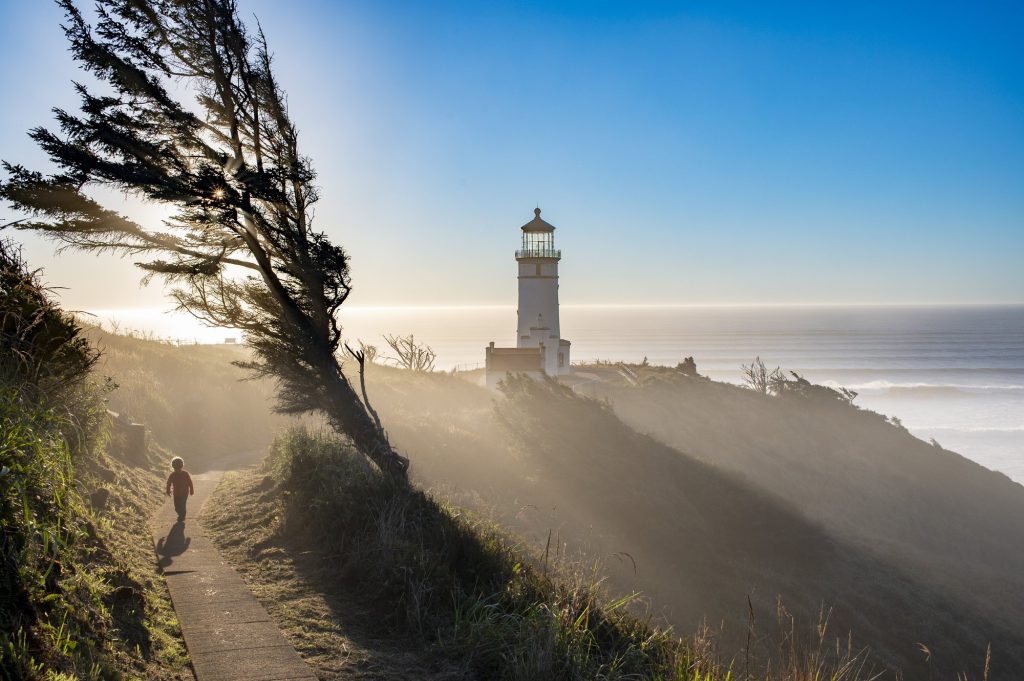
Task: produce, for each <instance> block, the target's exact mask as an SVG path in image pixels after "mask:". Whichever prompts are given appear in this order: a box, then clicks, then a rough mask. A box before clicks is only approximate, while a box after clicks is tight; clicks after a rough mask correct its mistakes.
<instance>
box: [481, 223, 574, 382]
mask: <svg viewBox="0 0 1024 681" xmlns="http://www.w3.org/2000/svg"><path fill="white" fill-rule="evenodd" d="M533 216H534V217H533V220H530V221H529V222H527V223H526V224H525V225H523V226H522V232H523V242H522V247H521V248H520V249H519V250H517V251H516V265H517V267H518V269H519V309H518V312H517V314H518V317H519V320H518V321H519V323H518V325H517V328H516V347H514V348H498V347H495V346H494V343H491V344H490V347H488V348H487V353H486V354H487V385H489V386H491V387H493V386H495V385H497V383H498V381H500V380H501V379H502V378H503V377H504V376H506V375H507V374H510V373H525V374H529V375H533V376H540V375H543V374H547V375H548V376H557V375H559V374H567V373H569V348H570V343H569V341H567V340H563V339H562V338H561V335H560V331H561V329H560V328H559V320H558V261H559V260H561V259H562V252H561V251H559V250H556V249H555V228H554V226H553V225H551V224H550V223H548V222H545V221H544V220H542V219H541V217H540V208H537V209H536V210H534V211H533Z"/></svg>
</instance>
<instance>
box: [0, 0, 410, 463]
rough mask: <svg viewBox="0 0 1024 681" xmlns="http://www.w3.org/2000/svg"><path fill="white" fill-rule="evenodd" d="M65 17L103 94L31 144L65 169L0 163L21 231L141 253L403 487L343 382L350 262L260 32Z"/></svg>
mask: <svg viewBox="0 0 1024 681" xmlns="http://www.w3.org/2000/svg"><path fill="white" fill-rule="evenodd" d="M59 4H60V5H61V6H62V7H63V9H64V11H65V15H66V22H65V25H64V30H65V33H66V35H67V38H68V41H69V43H70V45H71V50H72V54H73V56H74V58H75V59H76V60H77V61H78V62H79V64H80V65H81V66H82V67H83V68H84V69H85V70H87V71H89V72H91V73H92V74H93V75H94V76H96V77H97V78H98V79H99V80H100V81H101V82H102V83H103V85H104V86H105V88H106V89H103V90H102V91H101V89H100V88H96V87H93V88H90V87H88V86H86V85H81V84H79V85H76V86H75V87H76V91H77V93H78V95H79V97H80V99H81V104H80V112H79V113H78V114H73V113H69V112H67V111H63V110H57V111H56V116H57V123H58V125H59V128H60V130H59V132H53V131H50V130H47V129H45V128H42V127H40V128H36V129H34V130H33V131H32V132H31V136H32V138H33V139H34V140H35V141H36V142H37V144H38V145H39V146H40V148H41V149H42V150H43V151H44V152H46V153H47V155H48V156H49V157H50V160H51V161H52V162H53V163H54V164H55V165H56V166H57V167H58V168H59V172H57V173H55V174H52V175H49V176H44V175H43V174H42V173H39V172H35V171H31V170H29V169H27V168H25V167H23V166H19V165H12V164H9V163H5V164H4V167H5V168H6V170H7V172H8V173H9V175H10V177H9V179H8V181H7V182H6V183H4V184H3V185H2V186H0V195H3V196H5V197H6V198H7V199H9V200H10V201H12V203H13V205H14V207H15V208H17V209H20V210H22V211H24V212H26V213H28V214H29V215H30V216H31V219H26V220H24V221H22V222H21V223H20V224H18V228H19V229H34V230H38V231H41V232H43V233H45V234H48V235H51V236H53V237H55V238H57V239H59V240H60V241H62V242H63V243H64V244H65V245H67V246H70V247H74V248H79V249H84V250H91V251H98V252H102V251H112V252H115V253H120V254H128V255H132V256H142V257H143V258H145V259H144V260H142V261H140V262H137V264H138V266H139V267H141V268H142V269H143V270H145V271H146V272H147V277H151V276H154V275H159V276H161V277H162V278H164V279H165V280H167V281H169V282H172V283H174V284H175V285H176V286H177V288H176V289H175V290H174V293H173V295H174V298H175V299H176V300H177V302H178V305H179V307H180V308H182V309H184V310H186V311H188V312H190V313H191V314H193V315H194V316H196V317H197V318H199V319H201V320H203V321H205V322H207V323H209V324H211V325H215V326H228V327H233V328H240V329H242V330H243V331H244V333H245V339H246V343H247V344H248V345H249V347H250V348H251V349H252V351H253V358H252V359H251V360H249V361H246V362H244V366H245V367H246V368H248V369H250V370H251V371H252V372H253V373H254V374H255V375H257V376H270V377H273V378H274V379H275V380H276V381H277V382H278V384H279V391H278V408H279V409H280V410H281V411H283V412H286V413H304V412H323V413H324V414H326V416H327V417H328V418H329V419H330V421H331V423H332V425H333V426H334V427H335V428H336V429H337V430H338V431H339V432H342V433H344V434H346V435H348V436H349V437H351V438H352V439H353V440H354V441H355V443H356V445H357V446H358V447H359V448H360V451H362V452H363V454H365V455H366V456H368V457H370V458H372V459H373V460H374V461H375V462H376V463H377V464H378V465H379V466H380V467H381V468H382V469H383V470H386V471H388V472H389V473H390V474H393V475H395V476H397V477H399V478H401V479H404V477H405V471H406V469H407V467H408V462H407V461H406V460H405V459H404V458H402V457H400V456H399V455H398V454H397V453H396V452H394V450H393V449H392V448H391V446H390V444H389V443H388V441H387V438H386V436H385V434H384V432H383V429H381V428H379V427H378V426H377V424H376V423H374V421H373V419H372V418H371V417H370V415H369V414H368V413H367V410H366V408H365V406H364V405H363V404H362V402H361V401H360V399H359V397H358V395H357V394H356V392H355V391H354V390H353V388H352V386H351V385H350V384H349V382H348V379H347V378H346V377H345V375H344V374H343V373H342V371H341V367H340V363H339V359H338V357H337V351H338V348H339V344H340V340H341V328H340V325H339V323H338V319H337V312H338V310H339V308H340V307H341V305H342V304H343V303H344V302H345V301H346V299H347V298H348V295H349V292H350V290H351V282H350V278H349V268H348V256H347V254H346V253H345V251H344V250H343V249H342V248H341V247H339V246H336V245H334V244H332V243H331V242H330V241H329V239H328V238H327V236H326V235H325V234H324V233H323V232H318V231H316V230H315V229H313V206H314V205H315V204H316V201H317V199H318V198H319V192H318V189H317V188H316V186H315V184H314V180H315V173H314V171H313V168H312V165H311V163H310V161H309V159H308V158H306V157H305V156H303V155H302V154H301V153H300V151H299V146H298V131H297V128H296V126H295V124H294V122H293V121H292V120H291V118H290V116H289V113H288V107H287V102H286V97H285V94H284V92H283V90H282V89H281V87H280V85H279V84H278V82H277V80H276V77H275V75H274V72H273V69H272V67H271V57H270V53H269V49H268V47H267V44H266V41H265V39H264V36H263V34H262V32H261V31H257V32H256V34H255V35H254V34H252V33H250V32H249V31H248V30H247V29H246V27H245V26H244V24H243V23H242V22H241V21H240V19H239V17H238V13H237V10H236V6H235V2H234V0H190V1H181V2H169V1H166V0H100V1H99V2H97V4H96V12H97V15H98V22H97V24H96V26H95V27H93V26H90V25H89V24H88V23H87V22H86V20H85V18H84V17H83V15H82V13H81V12H80V11H79V10H78V8H77V7H76V6H75V4H74V2H73V0H60V3H59ZM177 92H192V93H194V94H195V97H196V101H195V103H194V104H193V103H184V102H182V101H179V100H178V99H176V98H175V93H177ZM96 189H106V190H114V191H117V192H120V193H123V194H125V195H128V196H131V197H134V198H136V199H139V200H142V201H148V202H155V203H158V204H162V205H164V206H166V207H168V208H169V209H172V210H173V213H172V214H171V215H170V217H169V218H168V219H166V220H165V221H164V223H163V225H162V226H161V227H160V228H154V227H144V226H142V225H140V224H138V223H136V222H134V221H132V220H131V219H129V218H128V217H125V216H124V215H121V214H119V213H118V212H116V211H114V210H111V209H110V208H107V207H104V206H103V205H102V204H101V203H99V202H98V201H97V200H95V199H94V198H92V197H93V196H94V195H95V190H96Z"/></svg>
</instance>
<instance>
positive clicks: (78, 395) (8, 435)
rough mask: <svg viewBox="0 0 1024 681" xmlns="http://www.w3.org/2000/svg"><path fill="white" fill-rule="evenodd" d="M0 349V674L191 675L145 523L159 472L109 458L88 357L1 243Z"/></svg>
mask: <svg viewBox="0 0 1024 681" xmlns="http://www.w3.org/2000/svg"><path fill="white" fill-rule="evenodd" d="M0 345H2V347H3V348H4V352H3V353H2V354H0V563H2V570H0V679H4V680H15V679H48V680H50V681H53V680H63V679H68V680H70V679H122V678H147V679H180V678H186V677H190V676H191V674H190V673H189V670H188V659H187V657H186V655H185V651H184V647H183V645H182V643H181V637H180V634H179V632H178V630H177V620H176V619H175V618H174V614H173V610H172V609H171V607H170V601H169V598H168V596H167V592H166V590H165V589H164V588H163V586H162V584H161V583H160V582H159V581H158V580H157V578H156V576H155V572H154V556H153V552H152V540H151V538H150V536H149V530H148V527H147V524H146V519H147V518H148V516H149V514H150V511H151V509H152V508H153V506H154V505H155V504H156V503H161V502H162V500H161V499H160V487H159V483H160V481H159V478H158V477H157V476H156V474H155V473H154V472H153V471H152V470H150V469H147V468H146V467H140V466H129V465H127V464H126V463H124V462H122V461H119V460H117V459H116V458H115V457H112V456H109V455H108V454H107V453H106V450H107V448H108V447H107V446H108V444H109V442H108V437H107V418H106V402H105V400H106V397H107V396H108V395H109V391H110V388H111V386H110V384H109V382H105V381H99V380H97V379H96V378H95V376H94V375H93V374H92V369H93V366H94V364H95V361H96V353H95V351H94V350H92V349H91V348H90V347H89V346H88V344H87V343H86V342H85V340H84V338H83V336H82V334H81V328H80V327H79V326H78V325H77V323H76V322H75V321H74V320H73V319H72V318H71V317H70V316H68V315H67V314H65V313H64V312H63V311H61V310H60V309H59V308H58V307H57V306H56V305H54V304H53V303H52V302H51V301H50V300H49V296H48V292H47V291H46V289H45V287H44V286H43V285H42V283H41V282H40V281H39V279H38V276H37V275H36V274H35V273H33V272H31V271H29V270H28V268H27V266H26V265H25V264H24V262H23V261H21V259H20V256H19V255H18V254H17V253H16V252H14V251H12V250H11V246H10V244H9V243H7V242H4V241H0ZM111 449H112V450H114V449H116V448H111ZM101 487H102V488H106V490H107V494H106V498H105V502H104V503H102V504H101V503H100V502H99V499H100V497H101V496H104V495H102V494H101V495H97V496H96V500H97V501H96V504H95V505H93V504H92V503H91V499H92V497H90V494H89V493H90V492H95V491H98V490H99V488H101Z"/></svg>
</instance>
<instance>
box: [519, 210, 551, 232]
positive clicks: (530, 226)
mask: <svg viewBox="0 0 1024 681" xmlns="http://www.w3.org/2000/svg"><path fill="white" fill-rule="evenodd" d="M522 230H523V231H524V232H553V231H555V226H554V225H552V224H551V223H549V222H547V221H545V220H542V219H541V217H540V208H534V209H533V219H532V220H530V221H529V222H527V223H526V224H525V225H523V227H522Z"/></svg>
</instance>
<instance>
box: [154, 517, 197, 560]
mask: <svg viewBox="0 0 1024 681" xmlns="http://www.w3.org/2000/svg"><path fill="white" fill-rule="evenodd" d="M191 541H192V538H191V537H186V536H185V523H181V522H178V523H174V525H172V526H171V531H170V532H168V533H167V536H166V537H161V538H160V540H159V541H158V542H157V543H156V555H158V556H160V560H159V561H158V562H157V565H158V566H159V567H160V568H166V567H168V566H169V565H170V564H171V563H173V562H174V556H180V555H181V554H183V553H185V551H187V550H188V545H189V543H190V542H191Z"/></svg>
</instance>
